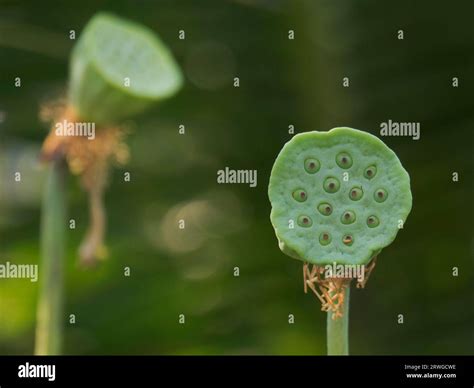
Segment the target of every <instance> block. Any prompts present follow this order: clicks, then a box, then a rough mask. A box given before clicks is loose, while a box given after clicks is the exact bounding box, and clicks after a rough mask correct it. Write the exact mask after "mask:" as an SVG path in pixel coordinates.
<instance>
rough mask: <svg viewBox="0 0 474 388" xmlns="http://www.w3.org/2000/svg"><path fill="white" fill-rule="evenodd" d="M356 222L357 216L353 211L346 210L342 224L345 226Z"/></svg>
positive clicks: (342, 217)
mask: <svg viewBox="0 0 474 388" xmlns="http://www.w3.org/2000/svg"><path fill="white" fill-rule="evenodd" d="M355 220H356V215H355V213H354V212H353V211H351V210H346V211H345V212H344V213H342V216H341V222H342V223H343V224H345V225H348V224H352V223H354V221H355Z"/></svg>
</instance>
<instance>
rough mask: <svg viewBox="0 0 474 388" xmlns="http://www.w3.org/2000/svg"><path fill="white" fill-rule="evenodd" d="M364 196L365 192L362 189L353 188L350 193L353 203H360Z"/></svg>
mask: <svg viewBox="0 0 474 388" xmlns="http://www.w3.org/2000/svg"><path fill="white" fill-rule="evenodd" d="M363 195H364V192H363V191H362V189H361V188H360V187H353V188H352V189H351V191H350V192H349V198H350V199H352V200H353V201H358V200H359V199H361V198H362V196H363Z"/></svg>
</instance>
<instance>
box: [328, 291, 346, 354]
mask: <svg viewBox="0 0 474 388" xmlns="http://www.w3.org/2000/svg"><path fill="white" fill-rule="evenodd" d="M350 293H351V285H350V283H349V284H348V285H347V287H346V290H345V296H344V304H343V312H344V313H343V316H342V317H340V318H338V319H336V320H334V319H332V312H331V311H329V312H328V316H327V343H328V355H329V356H347V355H348V354H349V299H350Z"/></svg>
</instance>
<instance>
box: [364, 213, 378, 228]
mask: <svg viewBox="0 0 474 388" xmlns="http://www.w3.org/2000/svg"><path fill="white" fill-rule="evenodd" d="M379 224H380V221H379V219H378V217H377V216H369V217H368V218H367V226H368V227H369V228H376V227H377V226H379Z"/></svg>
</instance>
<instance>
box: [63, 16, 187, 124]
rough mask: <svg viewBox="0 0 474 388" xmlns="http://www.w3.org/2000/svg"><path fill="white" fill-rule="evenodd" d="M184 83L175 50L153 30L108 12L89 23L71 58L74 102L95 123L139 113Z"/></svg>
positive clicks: (71, 101) (80, 116)
mask: <svg viewBox="0 0 474 388" xmlns="http://www.w3.org/2000/svg"><path fill="white" fill-rule="evenodd" d="M181 84H182V75H181V72H180V70H179V68H178V66H177V65H176V62H175V60H174V58H173V56H172V54H171V52H170V51H169V50H168V49H167V48H166V46H165V45H164V44H163V43H162V42H161V40H160V39H159V38H158V36H157V35H156V34H155V33H154V32H153V31H151V30H149V29H148V28H146V27H143V26H141V25H139V24H136V23H133V22H129V21H127V20H124V19H121V18H119V17H116V16H113V15H109V14H106V13H99V14H97V15H96V16H94V17H93V18H92V19H91V21H90V22H89V23H88V24H87V25H86V27H85V28H84V30H83V31H82V34H81V36H80V38H79V40H78V42H77V44H76V45H75V47H74V50H73V52H72V55H71V62H70V87H69V100H70V103H71V104H72V106H73V108H74V110H75V112H76V115H77V116H78V117H79V118H80V119H83V120H90V121H94V122H96V123H97V124H104V123H110V122H114V121H117V120H120V119H123V118H125V117H128V116H131V115H133V114H136V113H139V112H141V111H143V110H144V109H146V108H147V107H148V106H149V105H150V104H152V103H154V102H156V101H159V100H161V99H164V98H166V97H170V96H172V95H173V94H175V93H176V92H177V91H178V90H179V89H180V87H181Z"/></svg>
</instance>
